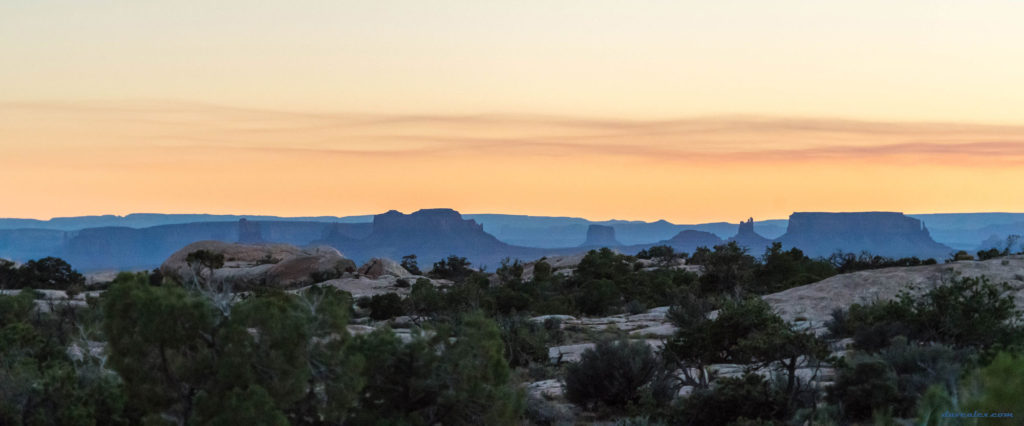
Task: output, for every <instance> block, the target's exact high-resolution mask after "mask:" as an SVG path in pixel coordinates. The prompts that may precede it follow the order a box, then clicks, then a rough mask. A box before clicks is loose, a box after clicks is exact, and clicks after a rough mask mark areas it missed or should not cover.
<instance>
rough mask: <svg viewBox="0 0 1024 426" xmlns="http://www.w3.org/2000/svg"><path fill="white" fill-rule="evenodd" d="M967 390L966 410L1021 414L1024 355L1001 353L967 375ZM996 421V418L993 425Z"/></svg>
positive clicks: (964, 406)
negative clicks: (1023, 356)
mask: <svg viewBox="0 0 1024 426" xmlns="http://www.w3.org/2000/svg"><path fill="white" fill-rule="evenodd" d="M963 392H964V394H965V395H964V399H965V403H964V405H963V408H964V410H966V411H975V410H977V411H980V412H987V413H1013V414H1014V415H1015V416H1016V417H1020V415H1021V414H1020V413H1022V412H1024V398H1022V397H1021V396H1022V395H1024V358H1021V357H1020V356H1013V355H1011V354H1009V353H1006V352H1002V353H999V354H998V355H996V356H995V357H994V359H993V360H992V362H991V363H990V364H989V365H987V366H985V367H983V368H980V369H977V370H974V371H972V372H971V373H970V374H968V375H967V378H966V380H965V386H964V390H963ZM1017 421H1019V420H1017ZM996 422H998V421H997V420H992V423H993V424H994V423H996ZM1005 423H1007V424H1009V421H1006V422H1005Z"/></svg>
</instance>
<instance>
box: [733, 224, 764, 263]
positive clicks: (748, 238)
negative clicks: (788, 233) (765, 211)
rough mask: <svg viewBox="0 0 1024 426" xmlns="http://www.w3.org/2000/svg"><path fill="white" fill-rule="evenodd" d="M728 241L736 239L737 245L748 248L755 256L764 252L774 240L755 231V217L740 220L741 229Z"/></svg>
mask: <svg viewBox="0 0 1024 426" xmlns="http://www.w3.org/2000/svg"><path fill="white" fill-rule="evenodd" d="M728 241H735V242H736V244H737V245H739V246H740V247H744V248H746V249H747V251H748V252H749V253H750V254H752V255H754V256H760V255H761V253H762V252H764V248H765V247H767V246H769V245H771V243H772V240H769V239H767V238H765V237H763V236H761V235H760V234H758V233H757V232H754V218H749V219H747V221H746V222H740V229H739V230H738V231H737V232H736V235H735V236H733V237H731V238H729V240H728Z"/></svg>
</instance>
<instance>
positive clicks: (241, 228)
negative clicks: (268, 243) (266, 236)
mask: <svg viewBox="0 0 1024 426" xmlns="http://www.w3.org/2000/svg"><path fill="white" fill-rule="evenodd" d="M238 242H240V243H243V244H255V243H261V242H263V230H262V229H261V228H260V224H259V223H258V222H250V221H248V220H246V219H245V218H242V219H239V220H238Z"/></svg>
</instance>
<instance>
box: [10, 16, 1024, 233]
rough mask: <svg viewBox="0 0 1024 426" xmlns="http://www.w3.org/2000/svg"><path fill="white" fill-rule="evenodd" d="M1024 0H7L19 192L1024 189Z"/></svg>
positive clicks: (986, 202) (929, 207) (148, 204)
mask: <svg viewBox="0 0 1024 426" xmlns="http://www.w3.org/2000/svg"><path fill="white" fill-rule="evenodd" d="M1022 21H1024V1H1016V0H1001V1H995V0H991V1H990V0H977V1H970V2H967V1H941V0H928V1H923V0H903V1H898V2H893V1H891V0H890V1H876V0H857V1H845V0H842V1H840V0H837V1H831V2H821V1H811V0H807V1H795V0H778V1H772V2H765V1H754V0H723V1H716V2H706V1H678V0H677V1H653V0H652V1H638V2H622V1H605V0H585V1H555V0H553V1H546V2H524V1H498V0H495V1H487V2H480V1H454V0H435V1H422V0H417V1H397V0H376V1H370V2H366V1H360V2H354V1H313V0H309V1H278V0H265V1H240V0H222V1H217V2H208V1H193V0H177V1H114V0H97V1H90V2H81V1H70V0H68V1H53V0H32V1H29V0H5V1H0V58H2V59H0V185H3V188H4V191H3V193H4V197H3V199H4V200H3V202H0V217H32V218H44V219H45V218H49V217H54V216H72V215H85V214H127V213H132V212H162V213H199V212H202V213H234V214H273V215H284V216H310V215H337V216H344V215H352V214H371V213H379V212H383V211H386V210H389V209H398V210H401V211H406V212H409V211H414V210H416V209H419V208H432V207H450V208H455V209H457V210H459V211H462V212H465V213H517V214H534V215H557V216H579V217H586V218H590V219H597V220H601V219H612V218H615V219H636V220H657V219H667V220H670V221H673V222H676V223H696V222H707V221H719V220H729V221H738V220H739V219H743V218H746V217H748V216H753V217H755V218H758V219H772V218H785V217H786V216H788V215H789V213H791V212H793V211H865V210H892V211H904V212H908V213H931V212H976V211H1024V197H1021V196H1020V195H1021V194H1022V193H1024V190H1022V189H1021V186H1020V182H1024V84H1021V76H1024V43H1022V41H1024V25H1020V22H1022Z"/></svg>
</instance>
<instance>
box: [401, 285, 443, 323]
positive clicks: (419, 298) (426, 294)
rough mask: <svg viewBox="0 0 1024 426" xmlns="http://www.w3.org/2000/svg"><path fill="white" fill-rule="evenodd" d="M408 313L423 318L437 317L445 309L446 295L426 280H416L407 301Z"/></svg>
mask: <svg viewBox="0 0 1024 426" xmlns="http://www.w3.org/2000/svg"><path fill="white" fill-rule="evenodd" d="M405 303H406V311H407V312H408V313H409V314H411V315H418V316H422V317H434V316H437V315H438V314H439V313H440V312H441V311H442V310H443V309H444V295H442V294H441V292H440V291H439V290H438V289H437V287H434V284H433V283H432V282H430V280H428V279H426V278H420V279H417V280H416V283H414V284H413V285H412V290H411V291H410V292H409V297H408V298H406V299H405Z"/></svg>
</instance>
